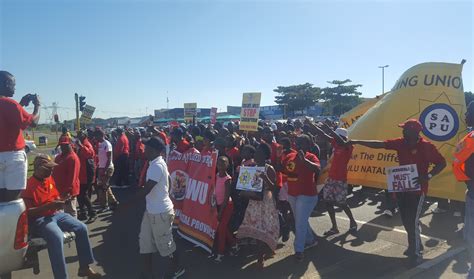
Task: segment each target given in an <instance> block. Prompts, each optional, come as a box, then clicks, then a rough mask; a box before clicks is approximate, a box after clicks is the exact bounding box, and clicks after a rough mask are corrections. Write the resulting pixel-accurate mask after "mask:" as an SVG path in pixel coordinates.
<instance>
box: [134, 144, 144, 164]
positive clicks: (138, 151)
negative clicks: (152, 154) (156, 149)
mask: <svg viewBox="0 0 474 279" xmlns="http://www.w3.org/2000/svg"><path fill="white" fill-rule="evenodd" d="M134 159H135V160H138V159H141V160H144V159H145V145H144V144H143V142H142V140H141V139H139V140H137V143H136V144H135V154H134Z"/></svg>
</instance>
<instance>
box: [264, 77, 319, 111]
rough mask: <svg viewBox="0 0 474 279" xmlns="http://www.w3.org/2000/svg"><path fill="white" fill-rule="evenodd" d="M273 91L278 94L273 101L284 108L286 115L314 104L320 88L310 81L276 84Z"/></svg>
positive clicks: (317, 98)
mask: <svg viewBox="0 0 474 279" xmlns="http://www.w3.org/2000/svg"><path fill="white" fill-rule="evenodd" d="M273 91H274V92H276V93H278V94H279V95H278V96H276V97H275V102H276V103H277V104H279V105H280V106H282V107H283V108H284V109H285V110H286V114H287V115H288V114H292V113H294V112H295V111H301V110H304V109H306V108H308V107H311V106H313V105H315V104H316V103H317V102H318V100H319V98H320V95H321V88H319V87H314V86H313V85H312V84H311V83H305V84H299V85H291V86H278V87H277V89H274V90H273Z"/></svg>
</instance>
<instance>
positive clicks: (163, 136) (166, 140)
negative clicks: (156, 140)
mask: <svg viewBox="0 0 474 279" xmlns="http://www.w3.org/2000/svg"><path fill="white" fill-rule="evenodd" d="M158 136H159V137H160V138H161V140H163V142H164V143H165V145H168V144H170V140H169V138H168V136H166V133H165V132H159V133H158Z"/></svg>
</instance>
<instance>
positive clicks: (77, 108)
mask: <svg viewBox="0 0 474 279" xmlns="http://www.w3.org/2000/svg"><path fill="white" fill-rule="evenodd" d="M74 99H75V101H76V131H79V130H80V129H81V122H80V120H79V95H78V94H77V93H74Z"/></svg>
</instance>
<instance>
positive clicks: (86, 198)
mask: <svg viewBox="0 0 474 279" xmlns="http://www.w3.org/2000/svg"><path fill="white" fill-rule="evenodd" d="M86 172H87V182H86V183H85V184H81V189H80V192H79V196H78V197H77V202H78V203H79V210H80V211H83V210H84V207H86V208H87V212H88V213H89V216H91V215H94V214H95V211H94V209H93V208H92V203H91V200H90V194H91V192H92V182H93V180H94V172H95V164H94V160H93V159H90V160H87V161H86Z"/></svg>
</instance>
